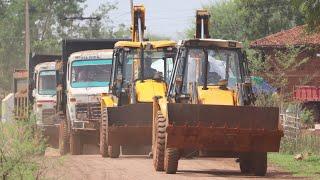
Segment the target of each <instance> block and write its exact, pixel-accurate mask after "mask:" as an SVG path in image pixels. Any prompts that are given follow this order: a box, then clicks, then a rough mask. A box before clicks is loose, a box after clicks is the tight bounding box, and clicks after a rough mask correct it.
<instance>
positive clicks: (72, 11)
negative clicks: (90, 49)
mask: <svg viewBox="0 0 320 180" xmlns="http://www.w3.org/2000/svg"><path fill="white" fill-rule="evenodd" d="M85 1H86V0H68V1H60V0H30V9H29V11H30V34H31V51H33V52H38V53H43V54H44V53H51V54H58V53H60V51H61V45H60V42H61V39H62V38H116V37H120V38H123V37H127V36H129V34H130V33H129V28H127V27H126V26H124V25H119V26H118V27H114V26H113V22H112V20H111V19H110V17H109V13H110V12H111V11H112V10H114V9H115V8H116V4H114V3H109V2H106V3H103V4H102V5H101V6H100V7H99V8H98V9H97V10H96V11H95V12H94V13H92V14H91V15H92V16H98V17H100V18H101V20H100V21H96V20H86V21H79V20H66V17H81V16H83V15H84V9H85V4H84V3H85ZM0 39H1V41H0V89H5V90H7V91H9V90H10V88H11V82H12V79H11V78H12V72H13V69H14V68H25V67H24V1H21V0H20V1H16V0H0Z"/></svg>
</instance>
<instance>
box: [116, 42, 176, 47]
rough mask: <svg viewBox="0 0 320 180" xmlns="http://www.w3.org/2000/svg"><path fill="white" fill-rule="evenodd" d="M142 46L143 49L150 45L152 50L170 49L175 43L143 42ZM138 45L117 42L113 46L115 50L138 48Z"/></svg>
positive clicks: (135, 43) (138, 43)
mask: <svg viewBox="0 0 320 180" xmlns="http://www.w3.org/2000/svg"><path fill="white" fill-rule="evenodd" d="M142 44H143V46H144V47H146V46H147V45H148V44H150V45H151V46H152V48H163V47H172V46H176V45H177V43H176V42H175V41H145V42H142ZM140 45H141V42H132V41H118V42H117V43H116V44H115V47H116V48H121V47H131V48H140Z"/></svg>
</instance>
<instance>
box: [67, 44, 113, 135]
mask: <svg viewBox="0 0 320 180" xmlns="http://www.w3.org/2000/svg"><path fill="white" fill-rule="evenodd" d="M111 67H112V50H107V49H106V50H90V51H81V52H76V53H73V54H71V55H70V57H69V59H68V64H67V81H66V82H67V93H66V95H67V114H68V117H67V118H69V120H70V122H71V126H72V129H77V130H93V131H94V130H97V129H98V126H99V120H100V97H101V94H102V93H107V92H108V91H109V79H110V75H111Z"/></svg>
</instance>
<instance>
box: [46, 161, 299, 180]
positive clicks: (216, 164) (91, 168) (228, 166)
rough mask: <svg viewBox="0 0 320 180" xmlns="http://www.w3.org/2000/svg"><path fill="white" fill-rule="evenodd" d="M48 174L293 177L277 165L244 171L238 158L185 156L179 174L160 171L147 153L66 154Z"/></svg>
mask: <svg viewBox="0 0 320 180" xmlns="http://www.w3.org/2000/svg"><path fill="white" fill-rule="evenodd" d="M51 158H56V159H58V158H57V157H51ZM46 178H48V179H62V180H64V179H68V180H69V179H70V180H73V179H74V180H82V179H85V180H100V179H108V180H113V179H114V180H127V179H130V180H131V179H134V180H149V179H152V180H157V179H169V180H171V179H172V180H175V179H179V180H180V179H182V180H184V179H185V180H191V179H192V180H193V179H201V180H202V179H221V180H225V179H248V178H249V179H257V178H258V179H293V177H292V176H291V175H290V174H289V173H286V172H281V171H279V170H278V169H276V168H274V167H269V168H268V173H267V176H266V177H262V178H259V177H255V176H250V175H243V174H241V173H240V170H239V164H237V163H236V162H235V159H225V158H197V159H181V160H180V161H179V167H178V172H177V174H173V175H170V174H165V173H164V172H156V171H155V170H154V169H153V164H152V159H149V158H147V157H146V156H121V157H120V158H118V159H111V158H102V157H101V156H100V155H79V156H71V155H67V156H64V157H62V165H61V166H59V167H55V168H54V169H52V170H50V171H49V172H48V173H47V174H46Z"/></svg>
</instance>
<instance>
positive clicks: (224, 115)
mask: <svg viewBox="0 0 320 180" xmlns="http://www.w3.org/2000/svg"><path fill="white" fill-rule="evenodd" d="M168 122H169V123H168V127H167V147H169V148H170V147H175V148H180V149H188V148H191V149H192V148H193V149H194V148H197V149H206V150H212V151H221V152H277V151H279V146H280V139H281V137H282V136H283V132H282V131H281V130H280V129H279V126H278V123H279V109H278V108H271V107H251V106H222V105H199V104H179V103H169V104H168Z"/></svg>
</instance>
